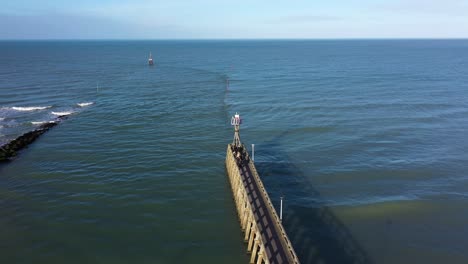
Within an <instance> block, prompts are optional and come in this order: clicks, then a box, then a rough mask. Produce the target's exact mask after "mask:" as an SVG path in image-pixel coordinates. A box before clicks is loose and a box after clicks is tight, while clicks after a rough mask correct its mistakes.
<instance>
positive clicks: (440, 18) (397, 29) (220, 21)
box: [0, 0, 468, 39]
mask: <svg viewBox="0 0 468 264" xmlns="http://www.w3.org/2000/svg"><path fill="white" fill-rule="evenodd" d="M0 6H1V8H0V39H198V38H202V39H213V38H214V39H219V38H221V39H224V38H467V37H468V0H445V1H440V0H393V1H389V0H374V1H368V0H361V1H356V0H347V1H339V0H328V1H316V0H289V1H283V0H269V1H267V0H255V1H252V0H251V1H247V0H236V1H231V0H226V1H224V0H217V1H215V0H199V1H189V0H186V1H182V0H166V1H159V0H153V1H150V0H133V1H130V0H94V1H91V0H79V1H71V0H61V1H58V0H42V1H37V0H0Z"/></svg>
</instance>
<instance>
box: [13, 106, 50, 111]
mask: <svg viewBox="0 0 468 264" xmlns="http://www.w3.org/2000/svg"><path fill="white" fill-rule="evenodd" d="M51 107H52V106H13V107H11V109H13V110H16V111H37V110H44V109H47V108H51Z"/></svg>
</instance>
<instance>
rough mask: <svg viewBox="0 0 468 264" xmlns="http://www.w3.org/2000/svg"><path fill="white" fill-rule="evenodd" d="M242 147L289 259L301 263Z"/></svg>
mask: <svg viewBox="0 0 468 264" xmlns="http://www.w3.org/2000/svg"><path fill="white" fill-rule="evenodd" d="M242 146H243V148H242V149H243V151H244V154H245V155H246V157H247V158H248V161H249V168H250V170H251V171H252V173H253V176H254V178H255V181H256V182H257V185H258V187H259V189H260V191H261V194H262V196H263V199H264V201H265V202H266V204H267V205H268V207H269V208H268V209H269V210H268V211H269V213H271V216H272V218H273V219H274V221H275V228H276V229H277V231H278V233H279V234H281V235H282V236H283V239H281V243H284V244H283V247H285V248H287V249H288V252H289V256H288V257H290V258H291V259H290V261H292V263H299V258H298V257H297V255H296V252H295V251H294V248H293V246H292V244H291V241H290V240H289V237H288V235H287V234H286V231H285V230H284V227H283V225H282V224H281V221H280V219H279V217H278V214H277V213H276V209H275V207H274V206H273V204H272V202H271V200H270V196H269V195H268V192H267V191H266V189H265V186H264V185H263V182H262V180H261V179H260V176H259V175H258V172H257V169H256V168H255V165H254V164H253V162H252V159H251V158H250V156H249V153H248V151H247V149H246V148H245V146H244V145H243V144H242Z"/></svg>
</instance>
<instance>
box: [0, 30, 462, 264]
mask: <svg viewBox="0 0 468 264" xmlns="http://www.w3.org/2000/svg"><path fill="white" fill-rule="evenodd" d="M150 52H152V54H153V58H154V61H155V65H154V66H149V65H148V57H149V53H150ZM236 113H239V114H240V115H241V118H242V119H243V124H242V126H241V130H240V136H241V140H242V141H243V143H244V144H245V146H246V147H247V148H248V149H249V151H251V149H252V144H255V147H254V149H255V153H254V159H255V164H256V166H257V170H258V172H259V174H260V176H261V178H262V179H263V181H264V184H265V186H266V188H267V190H268V192H269V195H270V197H271V199H272V201H273V203H274V205H275V207H276V209H277V211H279V209H280V208H279V207H280V201H281V199H282V200H283V216H282V218H283V219H282V221H283V225H284V227H285V229H286V231H287V233H288V236H289V238H290V240H291V241H292V244H293V246H294V248H295V250H296V253H297V255H298V256H299V258H300V260H301V263H361V264H367V263H468V251H467V250H466V249H467V248H468V151H467V150H468V136H467V135H468V133H467V132H468V40H463V39H462V40H430V39H428V40H422V39H421V40H404V39H401V40H158V41H143V40H142V41H126V40H118V41H117V40H116V41H85V40H83V41H66V40H64V41H58V40H56V41H1V42H0V145H1V144H5V143H7V142H9V141H10V140H12V139H14V138H16V137H18V136H19V135H21V134H23V133H25V132H28V131H31V130H34V129H35V128H37V127H38V126H40V124H42V123H43V122H50V121H54V120H55V119H56V118H57V116H58V115H67V116H68V118H67V119H65V120H63V121H62V122H61V123H60V124H59V125H58V126H56V127H54V128H52V129H51V130H50V131H48V132H47V133H45V134H44V135H42V136H41V137H40V138H39V139H38V140H37V141H36V142H34V143H33V144H31V145H30V146H29V147H28V148H26V149H24V150H22V151H21V152H20V153H19V154H18V155H17V156H16V157H15V158H14V159H13V160H12V161H10V162H7V163H2V164H0V263H226V264H229V263H247V262H248V257H249V256H248V255H247V253H246V244H245V243H244V241H243V234H242V232H241V230H240V226H239V222H238V217H237V213H236V211H235V206H234V202H233V200H232V194H231V190H230V186H229V181H228V178H227V175H226V170H225V164H224V162H225V153H226V148H227V144H228V143H230V142H232V140H233V134H234V133H233V132H234V131H233V128H232V127H231V125H230V118H231V116H233V115H234V114H236Z"/></svg>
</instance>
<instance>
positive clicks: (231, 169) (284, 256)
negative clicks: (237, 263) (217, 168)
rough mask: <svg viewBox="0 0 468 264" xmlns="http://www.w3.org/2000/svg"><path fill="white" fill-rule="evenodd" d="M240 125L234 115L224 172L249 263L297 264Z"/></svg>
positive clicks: (237, 116) (297, 261)
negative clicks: (245, 144) (242, 135)
mask: <svg viewBox="0 0 468 264" xmlns="http://www.w3.org/2000/svg"><path fill="white" fill-rule="evenodd" d="M236 119H237V120H236ZM240 123H241V120H240V117H239V115H238V114H236V116H235V117H233V119H232V120H231V124H232V125H233V126H235V135H234V141H233V143H232V144H229V145H228V147H227V152H226V169H227V173H228V176H229V181H230V183H231V189H232V193H233V196H234V201H235V204H236V208H237V213H238V216H239V221H240V225H241V229H242V231H243V232H244V241H245V242H246V243H247V252H248V253H250V254H251V256H250V263H257V264H260V263H266V264H269V263H271V264H273V263H299V259H298V258H297V256H296V253H295V252H294V249H293V247H292V245H291V242H290V241H289V238H288V236H287V234H286V232H285V230H284V228H283V225H282V224H281V220H280V218H279V217H278V215H277V213H276V210H275V208H274V207H273V204H272V203H271V200H270V198H269V196H268V193H267V191H266V189H265V187H264V186H263V183H262V180H261V179H260V176H259V175H258V173H257V170H256V168H255V165H254V163H253V161H252V160H251V159H250V156H249V153H248V152H247V149H246V148H245V146H244V145H243V144H242V143H241V142H240V137H239V126H240Z"/></svg>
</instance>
